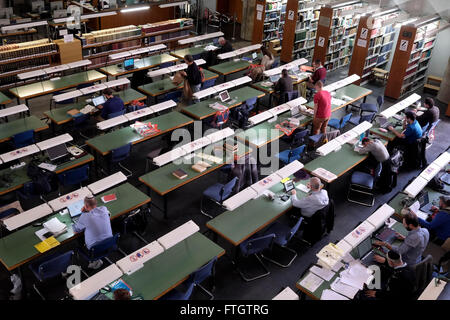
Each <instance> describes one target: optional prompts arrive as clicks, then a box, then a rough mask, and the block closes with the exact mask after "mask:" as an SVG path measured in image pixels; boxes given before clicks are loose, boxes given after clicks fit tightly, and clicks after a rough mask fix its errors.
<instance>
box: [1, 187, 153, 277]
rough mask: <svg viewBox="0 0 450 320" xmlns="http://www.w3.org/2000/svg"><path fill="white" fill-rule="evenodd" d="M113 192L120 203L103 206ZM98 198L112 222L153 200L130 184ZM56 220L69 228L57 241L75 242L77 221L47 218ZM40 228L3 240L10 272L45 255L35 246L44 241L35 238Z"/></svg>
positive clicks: (31, 228)
mask: <svg viewBox="0 0 450 320" xmlns="http://www.w3.org/2000/svg"><path fill="white" fill-rule="evenodd" d="M111 193H115V194H116V196H117V200H116V201H111V202H108V203H106V204H103V202H102V200H101V197H102V196H104V195H107V194H111ZM96 198H97V201H98V203H99V205H104V206H105V207H107V208H108V210H109V212H110V213H111V219H115V218H117V217H119V216H121V215H123V214H125V213H127V212H130V211H131V210H134V209H135V208H138V207H140V206H142V205H144V204H146V203H148V202H150V198H149V197H147V196H146V195H145V194H144V193H142V192H141V191H140V190H138V189H137V188H135V187H134V186H132V185H131V184H129V183H124V184H122V185H120V186H117V187H115V188H113V189H110V190H108V191H106V192H104V193H102V194H100V195H98V196H97V197H96ZM53 217H57V218H58V219H59V220H60V221H61V222H63V223H65V224H66V225H67V232H65V233H63V234H62V235H60V236H59V237H57V238H56V239H57V240H58V241H59V242H61V243H63V242H66V241H69V240H71V239H73V237H74V236H75V234H74V232H73V230H72V224H73V222H72V219H71V217H70V215H69V214H66V215H61V214H60V213H55V214H53V215H50V216H48V217H46V219H45V221H48V220H50V219H51V218H53ZM40 229H42V226H41V227H34V226H33V225H29V226H27V227H24V228H23V229H20V230H18V231H15V232H13V233H11V234H10V235H8V236H6V237H3V238H2V239H1V241H0V260H1V261H2V263H3V265H4V266H5V267H6V268H7V269H8V270H13V269H15V268H17V267H19V266H20V265H22V264H24V263H26V262H28V261H31V260H33V259H35V258H37V257H38V256H40V255H41V253H40V252H39V251H38V250H37V249H36V248H35V247H34V245H36V244H38V243H39V242H41V240H40V239H39V238H38V237H37V236H36V235H35V232H36V231H38V230H40Z"/></svg>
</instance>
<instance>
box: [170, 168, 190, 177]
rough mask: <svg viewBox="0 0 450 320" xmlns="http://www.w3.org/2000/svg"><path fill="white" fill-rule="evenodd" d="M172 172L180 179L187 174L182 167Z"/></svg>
mask: <svg viewBox="0 0 450 320" xmlns="http://www.w3.org/2000/svg"><path fill="white" fill-rule="evenodd" d="M172 174H173V175H174V176H175V177H177V178H178V179H180V180H182V179H184V178H186V177H187V176H188V175H187V173H186V172H185V171H184V170H182V169H177V170H175V171H174V172H172Z"/></svg>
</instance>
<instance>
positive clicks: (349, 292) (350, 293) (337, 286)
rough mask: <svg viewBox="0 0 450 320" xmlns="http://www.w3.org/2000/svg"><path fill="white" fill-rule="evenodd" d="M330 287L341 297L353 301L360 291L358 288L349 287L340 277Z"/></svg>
mask: <svg viewBox="0 0 450 320" xmlns="http://www.w3.org/2000/svg"><path fill="white" fill-rule="evenodd" d="M330 287H331V289H333V291H336V292H337V293H340V294H341V295H343V296H346V297H347V298H349V299H353V298H354V297H355V295H356V294H357V293H358V291H359V289H358V288H355V287H352V286H349V285H348V284H345V283H344V282H342V279H341V278H339V277H337V278H336V279H335V280H334V281H333V283H332V284H331V285H330Z"/></svg>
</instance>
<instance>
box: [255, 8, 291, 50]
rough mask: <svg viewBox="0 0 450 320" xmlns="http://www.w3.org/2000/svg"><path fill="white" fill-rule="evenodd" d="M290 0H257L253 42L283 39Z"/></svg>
mask: <svg viewBox="0 0 450 320" xmlns="http://www.w3.org/2000/svg"><path fill="white" fill-rule="evenodd" d="M287 2H288V0H256V3H255V16H254V18H253V34H252V43H253V44H256V43H263V44H265V43H268V42H270V41H272V40H275V39H280V40H281V39H283V32H284V29H283V25H284V20H285V13H286V4H287Z"/></svg>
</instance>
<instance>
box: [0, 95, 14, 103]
mask: <svg viewBox="0 0 450 320" xmlns="http://www.w3.org/2000/svg"><path fill="white" fill-rule="evenodd" d="M11 101H12V100H11V98H9V97H8V96H6V95H4V94H3V93H2V92H0V105H5V104H8V103H10V102H11Z"/></svg>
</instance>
